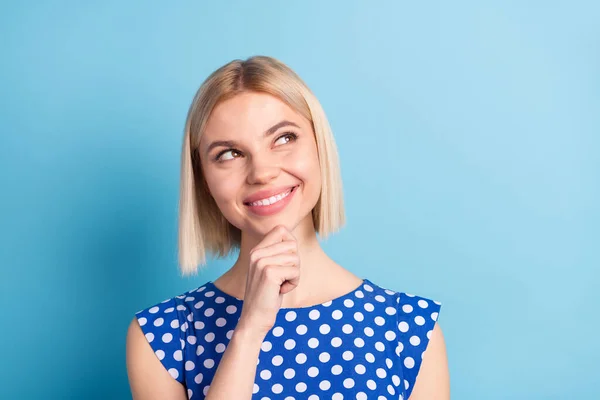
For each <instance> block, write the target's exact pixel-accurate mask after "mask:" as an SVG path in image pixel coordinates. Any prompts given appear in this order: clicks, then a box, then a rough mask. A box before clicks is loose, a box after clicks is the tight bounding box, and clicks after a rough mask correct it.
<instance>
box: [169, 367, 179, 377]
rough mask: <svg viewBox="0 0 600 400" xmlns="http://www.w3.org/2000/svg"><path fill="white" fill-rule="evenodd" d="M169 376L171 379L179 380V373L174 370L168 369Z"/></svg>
mask: <svg viewBox="0 0 600 400" xmlns="http://www.w3.org/2000/svg"><path fill="white" fill-rule="evenodd" d="M169 374H171V376H172V377H173V379H177V378H179V372H177V370H176V369H175V368H169Z"/></svg>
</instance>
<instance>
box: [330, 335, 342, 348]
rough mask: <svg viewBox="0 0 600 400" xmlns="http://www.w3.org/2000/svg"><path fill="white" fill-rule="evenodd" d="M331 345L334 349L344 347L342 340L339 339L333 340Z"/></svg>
mask: <svg viewBox="0 0 600 400" xmlns="http://www.w3.org/2000/svg"><path fill="white" fill-rule="evenodd" d="M331 345H332V346H333V347H340V346H341V345H342V339H340V338H339V337H334V338H333V339H331Z"/></svg>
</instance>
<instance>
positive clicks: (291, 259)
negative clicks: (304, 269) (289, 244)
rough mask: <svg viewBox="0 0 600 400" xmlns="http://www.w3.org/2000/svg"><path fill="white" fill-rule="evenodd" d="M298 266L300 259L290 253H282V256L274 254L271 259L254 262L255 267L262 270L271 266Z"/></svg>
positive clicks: (266, 258)
mask: <svg viewBox="0 0 600 400" xmlns="http://www.w3.org/2000/svg"><path fill="white" fill-rule="evenodd" d="M299 264H300V259H299V258H298V255H296V254H291V253H284V254H276V255H274V256H271V257H264V258H261V259H260V260H258V261H257V262H256V267H257V268H259V269H263V270H264V269H266V268H268V267H272V266H286V265H293V266H296V267H298V266H299Z"/></svg>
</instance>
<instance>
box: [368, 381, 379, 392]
mask: <svg viewBox="0 0 600 400" xmlns="http://www.w3.org/2000/svg"><path fill="white" fill-rule="evenodd" d="M367 387H368V388H369V389H371V390H375V389H377V384H376V383H375V381H374V380H373V379H369V380H368V381H367Z"/></svg>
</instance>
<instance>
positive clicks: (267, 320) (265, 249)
mask: <svg viewBox="0 0 600 400" xmlns="http://www.w3.org/2000/svg"><path fill="white" fill-rule="evenodd" d="M299 281H300V258H299V256H298V242H297V241H296V238H295V237H294V236H293V235H292V233H291V232H290V231H289V230H288V229H287V228H285V227H284V226H282V225H279V226H276V227H275V228H273V229H272V230H271V231H270V232H269V233H267V234H266V235H265V237H264V238H263V240H262V241H261V242H260V243H259V244H257V245H256V247H254V248H253V249H252V250H251V251H250V265H249V266H248V275H247V277H246V293H245V294H244V304H243V306H242V314H241V316H240V321H239V323H238V327H240V329H248V330H250V331H252V332H254V333H257V334H259V335H265V336H266V334H267V333H268V332H269V330H271V328H273V325H275V319H276V317H277V312H278V311H279V309H280V308H281V303H282V301H283V295H284V294H286V293H289V292H291V291H292V290H294V289H295V288H296V286H298V283H299Z"/></svg>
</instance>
